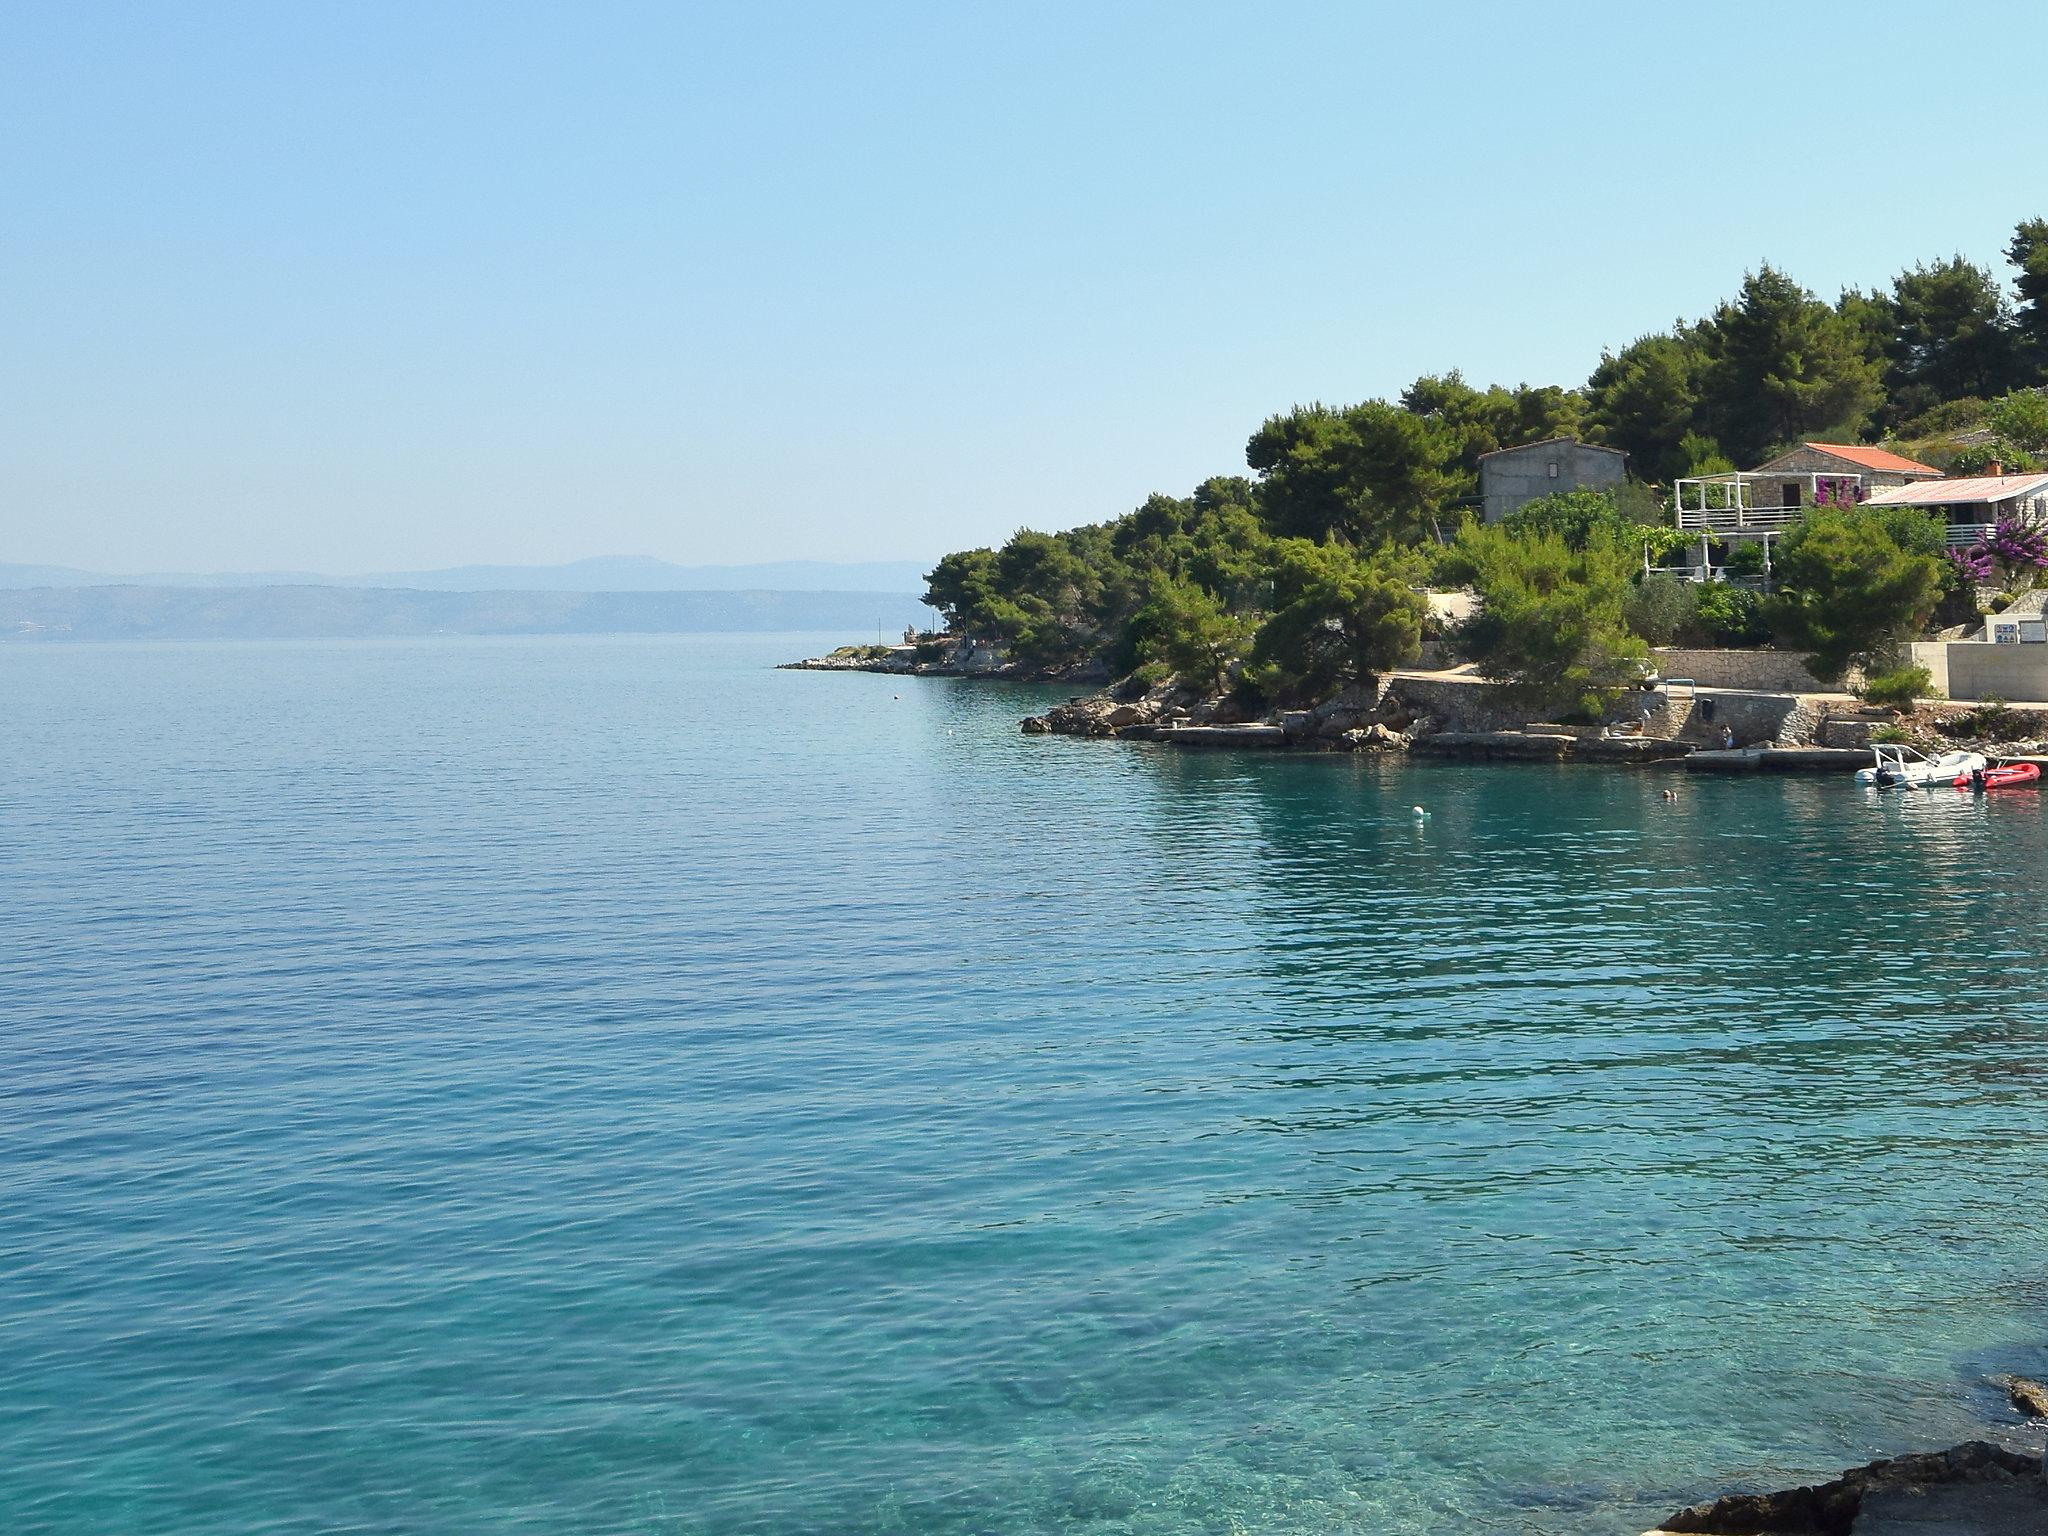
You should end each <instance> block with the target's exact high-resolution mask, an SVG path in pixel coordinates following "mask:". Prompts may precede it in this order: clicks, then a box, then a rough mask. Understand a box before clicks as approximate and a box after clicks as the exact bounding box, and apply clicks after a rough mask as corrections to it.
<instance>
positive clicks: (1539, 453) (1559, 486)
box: [1479, 437, 1628, 523]
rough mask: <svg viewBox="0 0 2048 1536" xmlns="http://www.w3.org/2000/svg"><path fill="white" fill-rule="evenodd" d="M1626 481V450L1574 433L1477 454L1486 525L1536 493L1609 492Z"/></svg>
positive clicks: (1533, 496) (1524, 503) (1527, 502)
mask: <svg viewBox="0 0 2048 1536" xmlns="http://www.w3.org/2000/svg"><path fill="white" fill-rule="evenodd" d="M1627 479H1628V455H1627V454H1625V453H1623V452H1622V451H1621V450H1620V449H1619V448H1603V447H1601V446H1600V445H1599V444H1597V443H1582V442H1580V441H1579V440H1578V439H1577V438H1575V437H1550V438H1545V439H1544V440H1543V441H1542V442H1538V443H1523V444H1521V445H1519V446H1518V447H1514V448H1496V449H1494V450H1493V452H1491V453H1482V454H1481V455H1479V499H1480V503H1481V506H1482V509H1483V512H1484V516H1485V518H1486V521H1487V522H1489V523H1497V522H1499V521H1500V520H1501V519H1502V518H1504V517H1506V516H1507V515H1508V514H1509V513H1510V512H1513V511H1514V510H1516V509H1517V508H1518V507H1523V506H1527V505H1528V504H1529V503H1530V502H1532V501H1535V500H1536V499H1538V498H1539V497H1543V496H1550V495H1554V494H1556V493H1557V492H1559V491H1574V490H1585V491H1604V490H1610V489H1612V488H1613V487H1615V486H1618V485H1620V484H1622V483H1623V482H1624V481H1625V480H1627Z"/></svg>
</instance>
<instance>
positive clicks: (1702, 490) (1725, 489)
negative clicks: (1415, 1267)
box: [1672, 471, 1863, 536]
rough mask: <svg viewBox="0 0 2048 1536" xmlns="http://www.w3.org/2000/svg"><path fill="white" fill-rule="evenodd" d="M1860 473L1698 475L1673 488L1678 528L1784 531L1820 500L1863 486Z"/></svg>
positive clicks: (1757, 532)
mask: <svg viewBox="0 0 2048 1536" xmlns="http://www.w3.org/2000/svg"><path fill="white" fill-rule="evenodd" d="M1862 484H1863V477H1862V476H1861V475H1797V474H1772V475H1755V474H1750V473H1748V472H1746V471H1737V472H1735V473H1731V474H1725V475H1700V476H1696V477H1690V478H1687V479H1682V480H1680V481H1678V482H1677V483H1676V484H1675V485H1674V486H1673V487H1672V497H1673V502H1674V504H1675V505H1676V507H1677V509H1678V526H1679V527H1681V528H1688V529H1692V530H1694V531H1696V532H1699V533H1715V534H1738V535H1740V534H1755V535H1758V536H1761V535H1764V534H1772V533H1783V532H1784V531H1785V530H1786V529H1787V528H1790V527H1791V526H1792V525H1793V524H1794V523H1796V522H1798V521H1799V520H1800V519H1801V518H1802V517H1804V516H1806V514H1807V512H1808V511H1809V510H1810V509H1811V508H1812V507H1813V505H1814V504H1815V503H1816V502H1817V501H1819V500H1820V497H1821V492H1822V489H1823V487H1825V488H1826V490H1827V491H1828V493H1829V494H1830V495H1831V496H1839V495H1841V494H1842V493H1843V492H1844V491H1848V492H1851V493H1853V492H1855V491H1857V490H1859V489H1860V488H1861V487H1862Z"/></svg>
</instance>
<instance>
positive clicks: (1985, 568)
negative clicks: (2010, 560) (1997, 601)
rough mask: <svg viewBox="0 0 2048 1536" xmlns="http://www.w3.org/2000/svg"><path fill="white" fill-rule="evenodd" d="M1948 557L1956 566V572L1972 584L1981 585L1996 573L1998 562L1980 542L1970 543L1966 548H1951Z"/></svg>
mask: <svg viewBox="0 0 2048 1536" xmlns="http://www.w3.org/2000/svg"><path fill="white" fill-rule="evenodd" d="M1948 558H1949V563H1950V564H1951V565H1953V566H1954V567H1955V568H1956V574H1957V575H1959V576H1961V577H1962V578H1963V580H1965V581H1967V582H1970V583H1971V584H1972V585H1974V586H1980V587H1981V586H1983V585H1984V584H1985V583H1987V582H1989V581H1990V580H1991V578H1992V577H1993V576H1994V575H1995V574H1997V570H1998V562H1997V561H1996V560H1994V559H1993V558H1992V555H1991V551H1990V550H1988V549H1986V548H1985V547H1984V546H1983V545H1982V544H1972V545H1971V546H1970V547H1969V548H1968V549H1952V550H1950V551H1949V552H1948Z"/></svg>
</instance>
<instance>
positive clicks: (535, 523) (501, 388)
mask: <svg viewBox="0 0 2048 1536" xmlns="http://www.w3.org/2000/svg"><path fill="white" fill-rule="evenodd" d="M2044 55H2048V7H2043V6H2041V5H2039V4H2038V3H2033V0H2014V3H2010V4H1973V5H1970V6H1968V7H1966V8H1957V9H1955V10H1953V11H1951V10H1948V9H1946V8H1935V7H1929V6H1926V5H1904V4H1900V5H1892V4H1883V3H1870V0H1862V3H1856V4H1787V3H1783V0H1780V3H1776V4H1768V5H1708V4H1699V5H1687V6H1677V5H1662V4H1646V3H1642V0H1635V3H1629V4H1615V5H1569V4H1554V5H1548V6H1536V5H1529V4H1525V3H1521V4H1500V5H1491V4H1458V3H1439V4H1431V5H1414V4H1409V3H1403V4H1390V5H1368V4H1351V5H1316V4H1296V5H1292V6H1278V5H1252V4H1235V5H1223V4H1196V3H1176V4H1145V5H1140V4H1130V5H1122V4H1115V3H1103V0H1089V3H1076V4H1031V5H1024V4H1016V5H968V4H951V5H907V4H868V5H845V6H816V5H776V4H761V3H744V4H742V3H735V4H722V5H700V6H691V5H685V4H669V5H654V4H649V5H632V4H604V3H591V0H579V3H573V4H571V3H553V4H545V5H542V4H514V3H507V0H493V3H490V4H474V5H467V4H438V3H433V0H407V3H403V4H388V5H384V4H368V3H359V0H350V3H334V4H319V3H310V0H290V3H278V0H266V3H262V4H246V5H237V4H199V3H192V4H178V3H175V0H159V3H151V4H139V3H138V4H133V5H127V4H105V3H99V4H96V3H91V0H61V3H54V4H41V3H28V0H11V3H10V4H8V5H7V6H6V7H5V9H4V12H0V132H4V136H5V137H4V144H0V149H4V153H0V209H4V212H0V284H4V293H5V303H4V305H0V358H4V371H0V560H23V561H51V562H65V563H72V564H83V565H90V566H97V567H101V568H110V567H112V568H129V569H133V568H146V567H158V568H162V567H172V566H176V567H209V568H212V567H243V568H246V567H270V566H294V567H306V568H313V569H331V570H349V569H374V568H382V567H411V566H425V565H434V564H447V563H456V562H463V561H472V560H492V561H529V560H531V561H552V560H561V559H573V558H577V557H580V556H585V555H593V554H604V553H638V554H651V555H658V556H662V557H665V558H668V559H673V560H681V561H689V562H696V561H745V560H761V559H778V558H789V557H797V556H811V557H817V558H824V559H858V558H904V557H912V558H926V557H929V556H932V555H936V554H938V553H940V552H942V551H943V550H945V549H948V548H952V547H955V546H958V545H962V544H965V543H970V542H983V541H988V540H995V539H1000V538H1001V537H1003V536H1004V535H1006V534H1008V533H1009V532H1010V531H1011V530H1012V529H1014V528H1015V527H1017V526H1019V525H1020V524H1026V523H1030V524H1037V525H1040V526H1063V525H1066V524H1071V523H1075V522H1081V521H1088V520H1092V519H1095V518H1098V517H1103V516H1108V515H1113V514H1115V513H1118V512H1121V511H1123V510H1125V509H1127V508H1128V507H1129V506H1131V505H1132V504H1134V503H1135V502H1137V501H1138V500H1139V499H1141V498H1142V497H1143V496H1144V495H1145V493H1146V492H1148V491H1150V490H1154V489H1162V490H1181V489H1185V488H1186V487H1187V486H1189V485H1191V484H1192V483H1194V482H1195V481H1196V480H1197V479H1199V478H1201V477H1202V476H1203V475H1206V474H1210V473H1215V472H1219V471H1233V470H1237V469H1239V468H1241V466H1242V452H1243V445H1244V439H1245V437H1246V436H1247V435H1248V434H1249V432H1250V431H1251V429H1252V428H1253V427H1254V426H1256V425H1257V424H1258V422H1259V421H1260V419H1262V418H1263V417H1264V416H1266V415H1267V414H1269V413H1270V412H1272V411H1274V410H1276V409H1281V408H1284V407H1286V406H1287V405H1289V404H1290V403H1292V402H1294V401H1297V400H1308V399H1315V398H1321V399H1326V400H1333V401H1334V400H1352V399H1358V398H1363V397H1365V396H1369V395H1375V394H1386V393H1390V392H1392V391H1395V390H1397V389H1399V388H1400V387H1401V385H1403V384H1404V383H1406V382H1407V381H1408V380H1409V379H1411V378H1413V377H1414V376H1415V375H1416V374H1418V373H1420V372H1424V371H1433V370H1438V369H1444V368H1449V367H1453V366H1457V367H1462V368H1463V369H1464V370H1465V372H1466V374H1467V376H1468V377H1470V378H1472V379H1473V380H1474V381H1475V382H1486V381H1493V380H1499V381H1502V382H1507V383H1513V382H1515V381H1518V380H1529V381H1542V382H1548V381H1558V382H1566V383H1577V382H1580V381H1582V380H1583V378H1584V377H1585V375H1586V373H1587V371H1588V370H1589V369H1590V368H1591V367H1592V365H1593V364H1594V362H1595V361H1596V360H1597V358H1598V355H1599V351H1600V348H1601V346H1602V345H1603V344H1604V345H1620V344H1623V343H1625V342H1627V341H1628V340H1629V339H1630V338H1632V337H1634V336H1635V335H1637V334H1639V333H1641V332H1642V331H1644V330H1646V329H1652V328H1657V327H1661V326H1664V325H1667V324H1668V323H1669V322H1670V321H1671V320H1672V319H1673V318H1674V317H1675V316H1677V315H1680V314H1685V315H1694V314H1698V313H1700V312H1701V311H1702V310H1704V309H1705V308H1707V307H1708V306H1709V305H1710V304H1711V303H1712V302H1713V301H1714V300H1715V299H1716V298H1718V297H1720V296H1722V295H1724V294H1726V293H1727V292H1729V291H1730V290H1732V289H1733V287H1734V286H1735V284H1736V283H1737V282H1738V281H1739V279H1740V277H1741V274H1742V272H1743V270H1744V268H1745V267H1749V266H1753V265H1754V264H1756V263H1757V262H1758V261H1759V260H1762V259H1766V258H1767V259H1769V260H1771V261H1773V262H1776V263H1777V264H1779V265H1781V266H1783V267H1785V268H1787V269H1789V270H1790V271H1791V272H1792V273H1793V274H1794V275H1796V276H1798V277H1799V278H1801V279H1802V280H1803V281H1805V282H1806V283H1808V284H1809V285H1810V286H1812V287H1814V288H1816V289H1819V290H1821V291H1823V292H1824V293H1827V294H1828V295H1829V296H1832V295H1833V293H1834V292H1835V291H1836V290H1838V289H1839V288H1840V287H1841V286H1842V285H1844V284H1871V283H1876V282H1880V281H1883V280H1886V279H1887V278H1889V276H1890V275H1891V274H1892V273H1893V272H1895V271H1896V270H1897V269H1898V268H1899V267H1901V266H1902V265H1906V264H1908V263H1910V262H1911V261H1912V260H1914V259H1916V258H1923V257H1932V256H1940V255H1945V254H1948V253H1951V252H1954V251H1958V250H1960V251H1962V252H1963V253H1965V254H1967V255H1969V256H1971V257H1973V258H1976V259H1979V260H1986V261H1995V260H1997V259H1998V255H1999V251H2000V249H2001V247H2002V246H2003V244H2004V241H2005V239H2006V236H2007V235H2008V233H2009V232H2010V229H2011V226H2012V225H2013V224H2014V223H2015V222H2016V221H2017V220H2019V219H2020V218H2022V217H2027V216H2032V215H2038V214H2044V213H2048V175H2044V173H2043V169H2042V168H2043V164H2044V157H2043V151H2044V150H2048V128H2044V126H2043V119H2042V118H2041V116H2040V114H2039V113H2038V111H2037V110H2036V109H2035V104H2034V101H2033V96H2032V94H2030V93H2031V92H2032V90H2033V87H2032V86H2031V84H2030V79H2031V77H2030V75H2029V70H2030V69H2032V68H2033V67H2034V64H2035V63H2037V62H2038V61H2039V60H2040V59H2041V58H2042V57H2044ZM2016 71H2017V72H2016Z"/></svg>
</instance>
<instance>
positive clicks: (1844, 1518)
mask: <svg viewBox="0 0 2048 1536" xmlns="http://www.w3.org/2000/svg"><path fill="white" fill-rule="evenodd" d="M2043 1532H2048V1480H2044V1479H2043V1477H2042V1469H2041V1458H2040V1457H2039V1456H2027V1455H2023V1454H2021V1453H2020V1452H2018V1451H2009V1450H2007V1449H2005V1447H2003V1446H1999V1445H1993V1444H1991V1443H1990V1442H1989V1441H1986V1440H1971V1441H1968V1442H1967V1443H1965V1444H1963V1445H1958V1446H1956V1447H1954V1448H1953V1449H1951V1450H1946V1451H1931V1452H1926V1453H1923V1454H1917V1455H1909V1456H1894V1457H1891V1458H1889V1459H1887V1460H1884V1461H1873V1462H1871V1463H1870V1464H1869V1465H1867V1466H1861V1467H1852V1468H1851V1469H1850V1470H1848V1471H1847V1472H1844V1473H1843V1474H1842V1475H1841V1476H1840V1477H1838V1478H1835V1479H1834V1480H1833V1481H1831V1482H1826V1483H1816V1484H1813V1485H1811V1486H1807V1487H1801V1488H1788V1489H1784V1490H1782V1491H1780V1492H1777V1493H1736V1494H1729V1495H1727V1496H1726V1497H1724V1498H1719V1499H1715V1500H1714V1501H1713V1502H1712V1503H1709V1504H1698V1505H1693V1506H1691V1507H1689V1508H1686V1509H1681V1510H1679V1511H1678V1512H1677V1513H1676V1514H1674V1515H1672V1516H1671V1517H1670V1518H1669V1519H1667V1520H1666V1521H1665V1522H1664V1523H1663V1524H1662V1525H1660V1526H1658V1527H1657V1528H1656V1529H1655V1530H1654V1531H1648V1532H1645V1533H1644V1536H1908V1533H1917V1536H1943V1533H1946V1536H2041V1533H2043Z"/></svg>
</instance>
